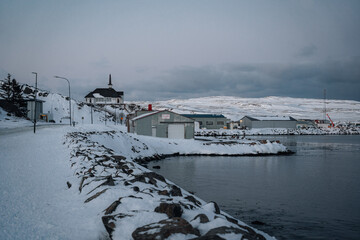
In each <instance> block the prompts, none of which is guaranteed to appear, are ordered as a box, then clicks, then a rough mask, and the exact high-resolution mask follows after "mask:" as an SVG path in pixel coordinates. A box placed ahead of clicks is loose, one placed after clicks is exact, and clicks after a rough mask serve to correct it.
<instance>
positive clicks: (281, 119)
mask: <svg viewBox="0 0 360 240" xmlns="http://www.w3.org/2000/svg"><path fill="white" fill-rule="evenodd" d="M296 124H297V120H296V119H295V118H292V117H286V116H273V117H250V116H245V117H243V118H242V119H241V120H240V127H246V128H249V129H251V128H296Z"/></svg>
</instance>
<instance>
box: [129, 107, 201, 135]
mask: <svg viewBox="0 0 360 240" xmlns="http://www.w3.org/2000/svg"><path fill="white" fill-rule="evenodd" d="M128 131H129V132H131V133H136V134H139V135H145V136H153V137H162V138H178V139H190V138H194V120H193V119H190V118H187V117H184V116H182V115H180V114H177V113H174V112H171V111H169V110H162V111H149V112H147V113H144V114H141V115H138V116H137V117H134V118H132V119H130V121H129V125H128Z"/></svg>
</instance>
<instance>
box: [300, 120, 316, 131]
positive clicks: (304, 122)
mask: <svg viewBox="0 0 360 240" xmlns="http://www.w3.org/2000/svg"><path fill="white" fill-rule="evenodd" d="M311 127H315V122H314V121H313V120H311V119H298V120H297V123H296V128H298V129H301V128H311Z"/></svg>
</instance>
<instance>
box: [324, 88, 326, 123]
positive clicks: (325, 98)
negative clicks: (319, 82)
mask: <svg viewBox="0 0 360 240" xmlns="http://www.w3.org/2000/svg"><path fill="white" fill-rule="evenodd" d="M325 122H326V89H324V123H325Z"/></svg>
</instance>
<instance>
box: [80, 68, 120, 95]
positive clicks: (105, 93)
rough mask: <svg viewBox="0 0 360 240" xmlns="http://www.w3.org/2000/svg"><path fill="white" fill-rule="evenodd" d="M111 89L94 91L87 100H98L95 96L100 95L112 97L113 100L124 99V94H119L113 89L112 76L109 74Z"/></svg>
mask: <svg viewBox="0 0 360 240" xmlns="http://www.w3.org/2000/svg"><path fill="white" fill-rule="evenodd" d="M108 86H109V88H97V89H95V90H94V91H92V92H91V93H89V94H88V95H86V96H85V98H96V97H95V96H94V94H96V93H97V94H99V95H101V96H102V97H111V98H118V97H120V98H121V97H123V96H124V92H117V91H115V90H114V89H113V88H112V83H111V74H109V84H108Z"/></svg>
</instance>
